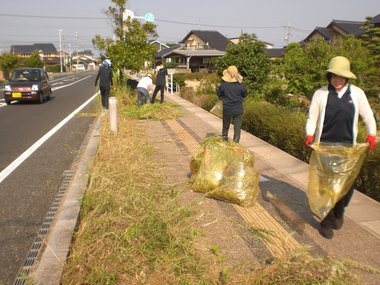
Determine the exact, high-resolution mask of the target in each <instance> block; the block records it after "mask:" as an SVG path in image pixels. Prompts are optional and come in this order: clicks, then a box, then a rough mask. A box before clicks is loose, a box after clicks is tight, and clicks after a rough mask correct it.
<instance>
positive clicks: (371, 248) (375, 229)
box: [31, 94, 380, 284]
mask: <svg viewBox="0 0 380 285" xmlns="http://www.w3.org/2000/svg"><path fill="white" fill-rule="evenodd" d="M166 99H167V101H169V102H174V103H177V104H178V105H180V106H181V113H183V116H181V117H179V118H178V119H177V120H176V121H175V122H174V123H173V124H172V125H173V126H172V128H174V127H175V125H178V126H179V128H181V130H180V131H179V132H181V136H182V137H181V138H178V140H179V141H181V142H182V143H183V144H184V145H185V146H186V145H187V148H188V149H189V151H190V150H191V148H193V147H196V143H200V142H201V141H202V140H203V139H204V138H206V137H207V136H208V135H210V134H220V131H221V126H222V122H221V119H220V118H217V117H216V116H214V115H212V114H210V113H209V112H207V111H205V110H203V109H201V108H199V107H197V106H195V105H194V104H192V103H190V102H188V101H186V100H184V99H182V98H181V97H179V96H178V95H176V94H173V95H169V94H167V95H166ZM169 127H170V124H169ZM232 132H233V130H231V133H230V135H232ZM177 134H178V133H177ZM97 137H98V132H97V129H96V125H94V127H93V129H92V130H91V131H90V133H89V134H88V139H87V141H86V142H85V144H86V145H87V148H86V149H85V151H84V152H83V155H82V159H81V160H80V161H81V163H80V164H79V165H78V167H77V173H76V174H75V175H74V178H73V180H72V183H71V187H70V188H69V189H68V190H67V193H66V197H65V199H64V203H63V204H62V205H61V206H60V211H59V213H58V214H57V217H56V219H55V222H54V226H53V227H52V228H51V229H50V232H49V236H48V240H47V241H46V247H45V251H44V252H43V253H41V254H40V257H39V259H38V262H36V263H35V265H34V267H33V268H32V270H31V273H32V274H31V275H32V276H33V278H34V280H35V281H36V284H59V283H60V276H61V274H62V270H63V265H64V262H65V259H66V256H67V254H68V251H69V247H70V242H71V237H72V235H73V232H74V229H75V225H76V222H77V217H78V214H79V209H80V201H81V197H82V195H83V192H84V190H85V187H86V184H87V179H88V171H89V165H90V163H91V160H92V158H93V156H94V154H95V149H96V145H97ZM240 143H241V144H242V145H244V146H245V147H247V148H248V149H249V150H251V151H252V152H253V153H254V154H255V166H256V169H257V170H258V171H259V172H260V174H261V176H262V177H263V178H265V179H262V181H261V182H260V190H261V193H262V197H263V199H264V200H265V201H266V202H268V201H269V202H271V204H273V206H274V207H275V208H276V210H277V211H278V213H279V215H280V216H281V218H282V219H283V221H282V222H283V223H286V224H287V226H288V227H289V228H290V229H291V230H293V231H295V232H296V233H297V238H298V242H300V243H303V244H305V243H306V244H309V245H311V246H312V247H313V248H314V249H315V250H316V251H317V252H318V253H322V254H326V255H330V256H333V257H336V258H348V259H351V260H353V261H356V262H358V263H360V264H364V265H369V266H371V267H374V268H376V269H378V270H380V259H379V252H380V203H378V202H376V201H374V200H373V199H370V198H369V197H367V196H365V195H363V194H361V193H359V192H357V191H355V194H354V197H353V199H352V201H351V204H350V206H349V207H348V209H347V211H346V217H345V224H344V226H343V228H342V229H341V230H340V231H335V233H334V238H333V239H332V240H326V239H324V238H323V237H321V236H320V235H319V233H318V227H319V223H318V221H317V220H316V219H315V218H314V217H313V215H312V213H311V211H310V209H309V207H308V202H307V198H306V195H305V190H306V188H307V182H308V164H306V163H304V162H302V161H300V160H298V159H296V158H294V157H292V156H290V155H289V154H287V153H285V152H283V151H281V150H279V149H277V148H275V147H273V146H272V145H270V144H268V143H266V142H264V141H262V140H260V139H258V138H256V137H255V136H253V135H251V134H249V133H247V132H244V131H242V135H241V141H240ZM238 211H239V210H238ZM296 242H297V241H296ZM269 250H270V249H269ZM366 281H367V282H368V283H370V284H379V283H380V276H379V275H371V276H368V278H366Z"/></svg>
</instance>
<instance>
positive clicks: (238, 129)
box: [222, 114, 243, 143]
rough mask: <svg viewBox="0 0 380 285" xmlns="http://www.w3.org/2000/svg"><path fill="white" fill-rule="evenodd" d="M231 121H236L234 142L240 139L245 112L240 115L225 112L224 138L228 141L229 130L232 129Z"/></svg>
mask: <svg viewBox="0 0 380 285" xmlns="http://www.w3.org/2000/svg"><path fill="white" fill-rule="evenodd" d="M231 121H233V123H234V142H237V143H238V142H239V141H240V133H241V125H242V124H243V114H239V115H231V116H228V115H224V114H223V129H222V138H223V139H224V140H226V141H228V130H229V129H230V124H231Z"/></svg>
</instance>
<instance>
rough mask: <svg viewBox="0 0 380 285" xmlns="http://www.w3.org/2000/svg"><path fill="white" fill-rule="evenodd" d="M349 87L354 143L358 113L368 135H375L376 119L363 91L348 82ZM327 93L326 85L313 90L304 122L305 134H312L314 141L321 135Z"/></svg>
mask: <svg viewBox="0 0 380 285" xmlns="http://www.w3.org/2000/svg"><path fill="white" fill-rule="evenodd" d="M349 88H350V90H351V98H352V101H353V104H354V106H355V115H354V124H353V137H354V140H353V141H354V143H356V138H357V135H358V121H359V115H360V117H361V118H362V119H363V122H364V123H365V125H366V129H367V134H368V135H373V136H376V121H375V117H374V116H373V112H372V109H371V107H370V105H369V103H368V100H367V97H366V95H365V93H364V91H363V90H362V89H360V88H359V87H357V86H355V85H352V84H350V86H349ZM328 95H329V90H328V87H327V86H324V87H322V88H320V89H318V90H317V91H315V93H314V95H313V98H312V100H311V105H310V109H309V116H308V118H307V122H306V135H307V136H314V140H315V141H316V142H319V141H320V138H321V135H322V130H323V123H324V119H325V112H326V105H327V98H328Z"/></svg>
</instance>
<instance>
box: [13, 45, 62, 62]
mask: <svg viewBox="0 0 380 285" xmlns="http://www.w3.org/2000/svg"><path fill="white" fill-rule="evenodd" d="M36 50H38V51H39V54H40V57H41V60H42V61H43V62H44V63H45V64H59V62H60V61H59V53H57V49H56V48H55V46H54V45H53V44H51V43H40V44H39V43H37V44H32V45H12V46H11V48H10V53H11V54H13V55H17V56H19V57H22V58H28V57H30V56H31V55H32V53H33V52H34V51H36Z"/></svg>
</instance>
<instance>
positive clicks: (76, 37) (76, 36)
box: [75, 32, 79, 69]
mask: <svg viewBox="0 0 380 285" xmlns="http://www.w3.org/2000/svg"><path fill="white" fill-rule="evenodd" d="M75 39H76V41H77V69H78V64H79V57H78V50H79V43H78V32H75Z"/></svg>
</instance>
